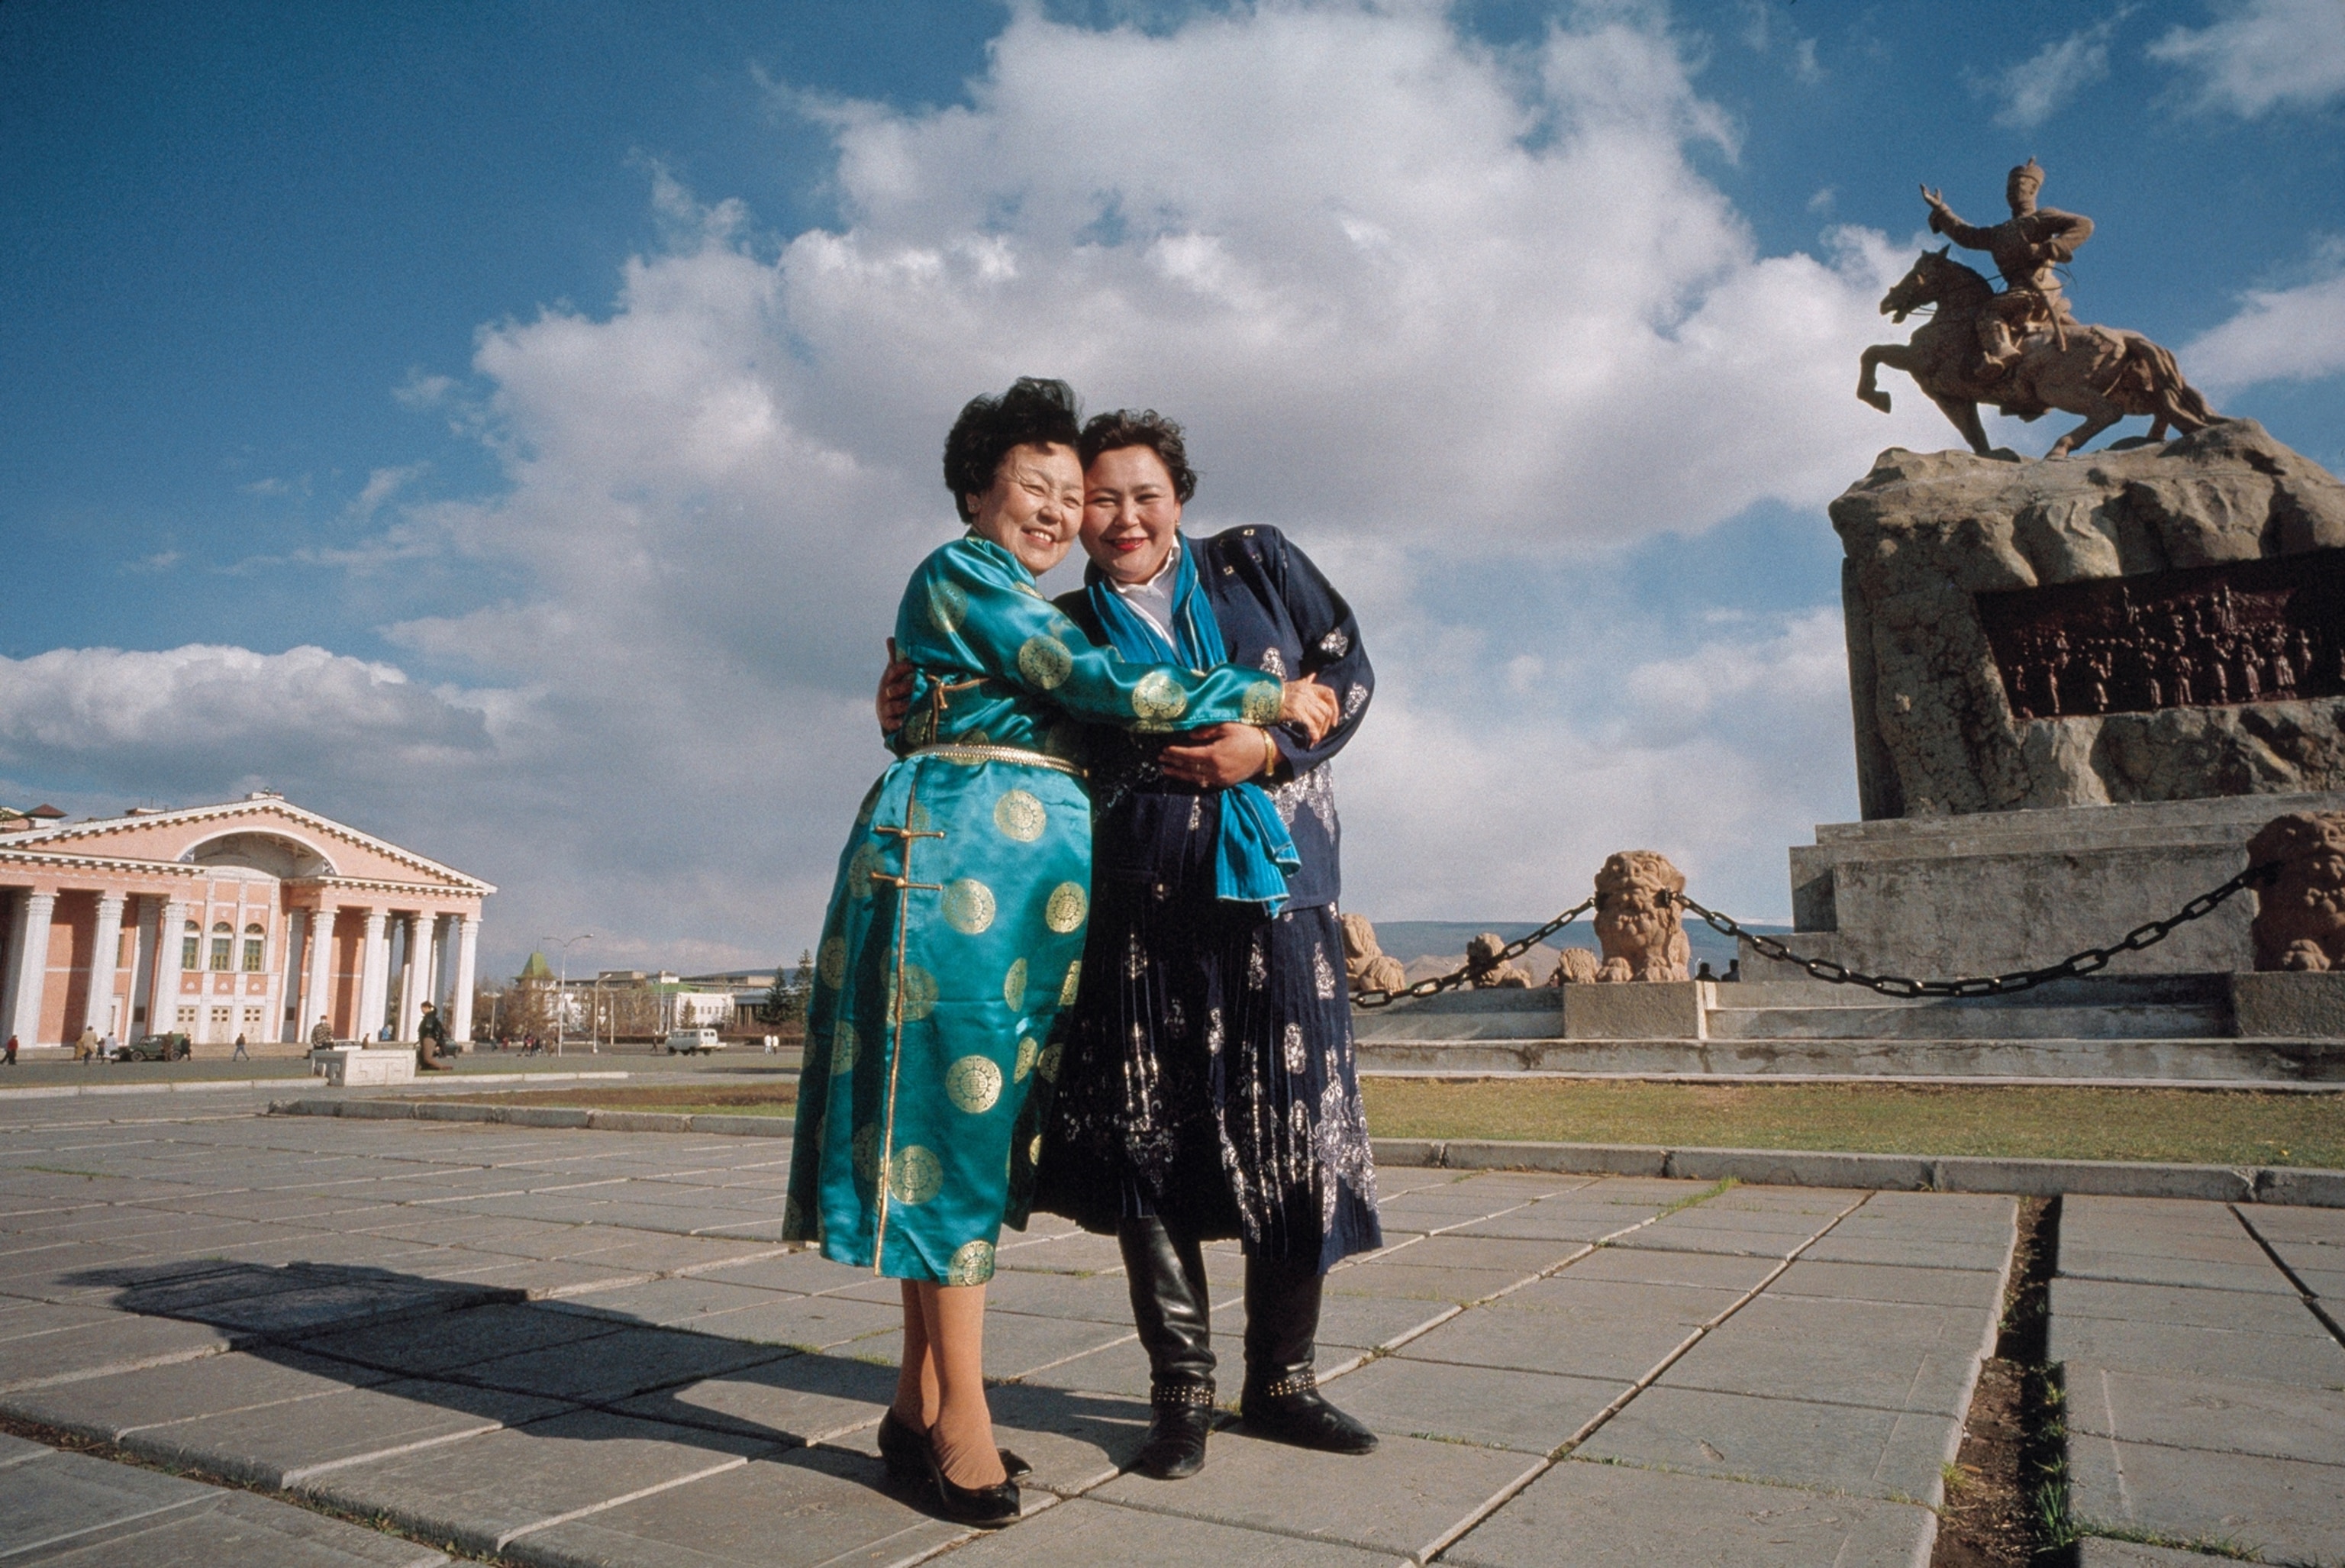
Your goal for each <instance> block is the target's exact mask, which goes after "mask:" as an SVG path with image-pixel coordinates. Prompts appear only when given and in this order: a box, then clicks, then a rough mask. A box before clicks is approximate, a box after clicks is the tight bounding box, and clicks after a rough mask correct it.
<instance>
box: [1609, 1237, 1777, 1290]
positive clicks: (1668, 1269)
mask: <svg viewBox="0 0 2345 1568" xmlns="http://www.w3.org/2000/svg"><path fill="white" fill-rule="evenodd" d="M1774 1271H1775V1260H1774V1259H1772V1258H1765V1257H1729V1256H1725V1255H1721V1254H1719V1253H1714V1252H1639V1251H1635V1250H1631V1249H1629V1248H1627V1247H1599V1248H1598V1249H1597V1250H1596V1251H1595V1252H1593V1253H1591V1254H1589V1256H1588V1257H1583V1258H1581V1259H1580V1260H1579V1262H1577V1263H1575V1264H1573V1265H1572V1266H1571V1277H1572V1278H1574V1279H1616V1280H1625V1281H1628V1282H1629V1283H1632V1284H1638V1283H1641V1284H1649V1285H1691V1286H1697V1287H1700V1288H1709V1289H1717V1290H1731V1291H1733V1292H1735V1293H1736V1294H1737V1295H1740V1294H1741V1293H1742V1292H1744V1291H1747V1290H1750V1289H1751V1288H1755V1287H1756V1286H1757V1285H1758V1284H1759V1282H1760V1281H1761V1280H1762V1279H1765V1278H1767V1277H1768V1276H1769V1275H1770V1274H1772V1273H1773V1272H1774Z"/></svg>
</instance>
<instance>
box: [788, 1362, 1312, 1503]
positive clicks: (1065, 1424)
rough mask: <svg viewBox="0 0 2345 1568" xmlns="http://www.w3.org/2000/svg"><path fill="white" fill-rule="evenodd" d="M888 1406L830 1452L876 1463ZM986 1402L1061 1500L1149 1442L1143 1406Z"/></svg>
mask: <svg viewBox="0 0 2345 1568" xmlns="http://www.w3.org/2000/svg"><path fill="white" fill-rule="evenodd" d="M1348 1386H1349V1385H1348V1384H1347V1385H1346V1387H1348ZM889 1391H890V1392H892V1384H891V1389H890V1390H889ZM885 1399H886V1396H885V1395H883V1396H882V1400H881V1402H879V1403H876V1404H874V1405H872V1406H870V1407H868V1412H867V1416H866V1421H865V1424H864V1425H862V1426H859V1427H858V1428H857V1429H855V1430H854V1431H848V1432H842V1433H838V1434H837V1435H834V1436H830V1437H827V1438H826V1439H825V1440H824V1443H825V1446H827V1447H830V1448H836V1449H840V1450H844V1451H849V1452H853V1453H858V1454H862V1455H865V1456H867V1457H869V1458H872V1459H877V1458H878V1453H879V1426H878V1418H879V1412H880V1411H881V1410H883V1409H885V1408H886V1407H885ZM987 1399H988V1402H989V1403H990V1406H991V1408H992V1410H993V1433H994V1441H996V1442H997V1443H999V1444H1000V1446H1001V1447H1003V1448H1005V1449H1008V1450H1010V1451H1012V1452H1014V1453H1016V1454H1017V1455H1018V1456H1019V1457H1020V1459H1022V1460H1024V1461H1026V1462H1027V1463H1028V1464H1030V1465H1031V1466H1033V1473H1032V1474H1030V1475H1029V1476H1028V1477H1027V1478H1026V1479H1025V1480H1024V1481H1022V1482H1020V1484H1021V1485H1022V1486H1025V1487H1028V1488H1034V1487H1039V1488H1041V1489H1042V1490H1043V1491H1045V1492H1052V1493H1055V1494H1056V1495H1059V1496H1061V1497H1073V1496H1077V1495H1079V1494H1081V1493H1082V1492H1087V1491H1089V1490H1091V1488H1093V1487H1096V1486H1099V1485H1101V1483H1102V1482H1105V1481H1112V1480H1114V1479H1115V1477H1116V1475H1117V1473H1118V1472H1119V1471H1122V1469H1123V1467H1124V1466H1125V1465H1126V1464H1128V1463H1129V1462H1130V1461H1131V1460H1132V1455H1133V1454H1135V1453H1137V1452H1138V1451H1140V1445H1141V1444H1142V1442H1144V1441H1147V1438H1148V1420H1149V1408H1148V1403H1147V1401H1146V1400H1140V1399H1132V1398H1130V1397H1127V1396H1122V1395H1116V1394H1099V1393H1091V1392H1089V1391H1086V1390H1079V1389H1053V1388H1046V1387H1042V1386H1041V1385H1039V1384H1030V1383H1005V1384H1003V1385H1001V1386H1000V1387H999V1388H996V1389H993V1390H990V1391H989V1393H988V1395H987ZM1207 1454H1208V1458H1209V1459H1210V1458H1211V1457H1212V1449H1211V1445H1210V1442H1209V1445H1208V1450H1207Z"/></svg>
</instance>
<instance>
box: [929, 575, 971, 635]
mask: <svg viewBox="0 0 2345 1568" xmlns="http://www.w3.org/2000/svg"><path fill="white" fill-rule="evenodd" d="M967 619H969V596H968V595H967V594H965V593H963V592H961V590H960V588H959V585H956V584H952V583H930V584H929V625H931V626H935V627H936V628H937V630H939V631H940V632H942V633H944V635H945V636H952V635H953V634H954V633H955V632H958V631H959V630H960V624H961V622H963V621H965V620H967Z"/></svg>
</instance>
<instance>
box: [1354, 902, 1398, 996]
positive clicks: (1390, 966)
mask: <svg viewBox="0 0 2345 1568" xmlns="http://www.w3.org/2000/svg"><path fill="white" fill-rule="evenodd" d="M1336 923H1337V924H1338V925H1340V926H1342V927H1343V931H1344V978H1345V980H1347V981H1349V982H1350V983H1351V989H1352V991H1353V992H1354V993H1355V994H1356V993H1359V992H1363V991H1398V990H1400V989H1401V988H1402V987H1404V986H1406V984H1407V983H1408V974H1407V972H1406V971H1404V970H1403V969H1402V968H1401V965H1400V960H1398V959H1396V958H1394V957H1392V956H1390V955H1389V954H1387V953H1386V952H1385V950H1384V948H1383V947H1382V946H1381V945H1380V944H1379V943H1378V942H1376V927H1375V926H1373V925H1370V924H1369V923H1368V917H1367V916H1365V915H1355V914H1347V915H1344V916H1342V917H1340V919H1339V920H1338V921H1337V922H1336Z"/></svg>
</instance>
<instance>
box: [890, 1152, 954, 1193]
mask: <svg viewBox="0 0 2345 1568" xmlns="http://www.w3.org/2000/svg"><path fill="white" fill-rule="evenodd" d="M944 1185H945V1167H944V1162H943V1161H941V1160H939V1159H938V1158H937V1156H936V1155H935V1154H934V1153H933V1152H931V1151H930V1150H929V1149H926V1148H923V1147H922V1146H921V1145H919V1144H907V1145H904V1146H903V1147H902V1148H900V1149H898V1150H897V1151H896V1153H895V1156H894V1157H893V1158H891V1159H889V1160H888V1192H889V1194H890V1195H892V1196H894V1198H895V1199H896V1201H897V1202H898V1203H926V1202H928V1201H929V1199H930V1198H932V1197H934V1196H937V1194H938V1193H939V1191H941V1190H942V1189H943V1187H944Z"/></svg>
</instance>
